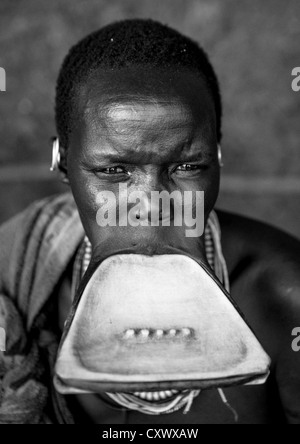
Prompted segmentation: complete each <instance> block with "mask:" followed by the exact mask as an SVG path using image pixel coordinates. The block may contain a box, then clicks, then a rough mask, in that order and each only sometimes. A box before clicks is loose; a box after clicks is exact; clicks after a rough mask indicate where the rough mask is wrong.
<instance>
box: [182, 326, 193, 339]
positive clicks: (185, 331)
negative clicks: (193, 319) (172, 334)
mask: <svg viewBox="0 0 300 444" xmlns="http://www.w3.org/2000/svg"><path fill="white" fill-rule="evenodd" d="M181 332H182V335H183V336H185V337H187V336H190V335H191V330H190V329H189V328H183V329H182V330H181Z"/></svg>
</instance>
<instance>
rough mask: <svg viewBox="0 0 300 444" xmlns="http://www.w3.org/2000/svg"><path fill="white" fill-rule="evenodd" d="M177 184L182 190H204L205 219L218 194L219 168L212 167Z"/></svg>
mask: <svg viewBox="0 0 300 444" xmlns="http://www.w3.org/2000/svg"><path fill="white" fill-rule="evenodd" d="M178 186H179V187H180V188H181V189H182V190H184V191H189V190H193V191H204V205H205V207H204V211H205V219H207V218H208V215H209V213H210V212H211V211H212V210H213V208H214V206H215V203H216V200H217V198H218V195H219V188H220V169H219V167H218V166H216V167H214V168H212V169H211V170H210V171H209V172H207V173H206V174H203V175H202V176H200V177H198V178H195V179H194V180H189V181H180V183H178Z"/></svg>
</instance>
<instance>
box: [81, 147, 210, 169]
mask: <svg viewBox="0 0 300 444" xmlns="http://www.w3.org/2000/svg"><path fill="white" fill-rule="evenodd" d="M135 154H139V155H140V156H142V155H143V153H141V152H140V153H137V152H135V151H133V152H132V153H127V154H126V155H123V156H122V154H115V153H109V154H105V153H102V154H100V153H91V154H90V155H89V159H88V160H89V161H92V162H95V163H101V162H110V163H122V164H124V165H126V164H127V165H130V164H133V163H134V160H133V158H134V155H135ZM212 158H213V155H212V154H211V153H207V152H201V151H200V150H199V152H197V154H195V153H192V154H188V153H187V154H186V155H184V154H183V153H182V157H181V158H179V159H177V160H171V161H170V162H169V163H180V162H199V161H210V160H212Z"/></svg>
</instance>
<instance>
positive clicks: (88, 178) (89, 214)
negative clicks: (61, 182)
mask: <svg viewBox="0 0 300 444" xmlns="http://www.w3.org/2000/svg"><path fill="white" fill-rule="evenodd" d="M68 176H69V181H70V185H71V190H72V193H73V196H74V199H75V202H76V205H77V208H78V211H79V214H80V218H81V221H82V224H83V226H84V229H85V231H86V233H87V234H89V232H90V229H91V227H92V226H93V224H94V223H96V214H97V209H98V205H97V200H98V195H99V192H100V190H99V184H98V183H97V180H96V178H94V177H93V174H92V173H90V172H87V171H83V170H81V169H80V168H78V167H76V165H72V163H71V162H70V164H69V169H68Z"/></svg>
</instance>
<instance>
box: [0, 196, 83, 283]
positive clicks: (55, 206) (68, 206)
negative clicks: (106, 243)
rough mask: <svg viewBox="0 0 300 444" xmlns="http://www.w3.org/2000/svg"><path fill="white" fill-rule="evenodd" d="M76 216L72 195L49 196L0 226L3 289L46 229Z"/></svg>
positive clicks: (0, 260) (0, 262) (0, 280)
mask: <svg viewBox="0 0 300 444" xmlns="http://www.w3.org/2000/svg"><path fill="white" fill-rule="evenodd" d="M75 212H76V206H75V203H74V199H73V197H72V195H71V194H70V193H66V194H60V195H55V196H49V197H47V198H44V199H42V200H39V201H36V202H33V203H32V204H31V205H30V206H28V207H27V208H26V209H25V210H23V211H22V212H21V213H19V214H17V215H16V216H14V217H13V218H11V219H10V220H8V221H6V222H5V223H4V224H2V225H1V226H0V287H1V286H4V287H5V288H6V287H7V282H8V280H9V279H12V278H11V276H12V275H13V274H14V273H13V270H15V269H17V268H18V267H19V266H20V264H21V263H22V261H23V260H24V259H25V254H26V252H27V250H28V248H29V245H30V246H31V245H32V243H33V242H32V241H33V239H35V240H36V242H35V243H38V238H40V239H42V237H43V235H44V234H45V228H46V227H47V226H49V222H50V221H51V220H53V218H54V216H56V217H55V219H56V220H61V221H62V223H63V221H64V220H65V219H67V218H69V217H70V215H72V214H74V213H75Z"/></svg>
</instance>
